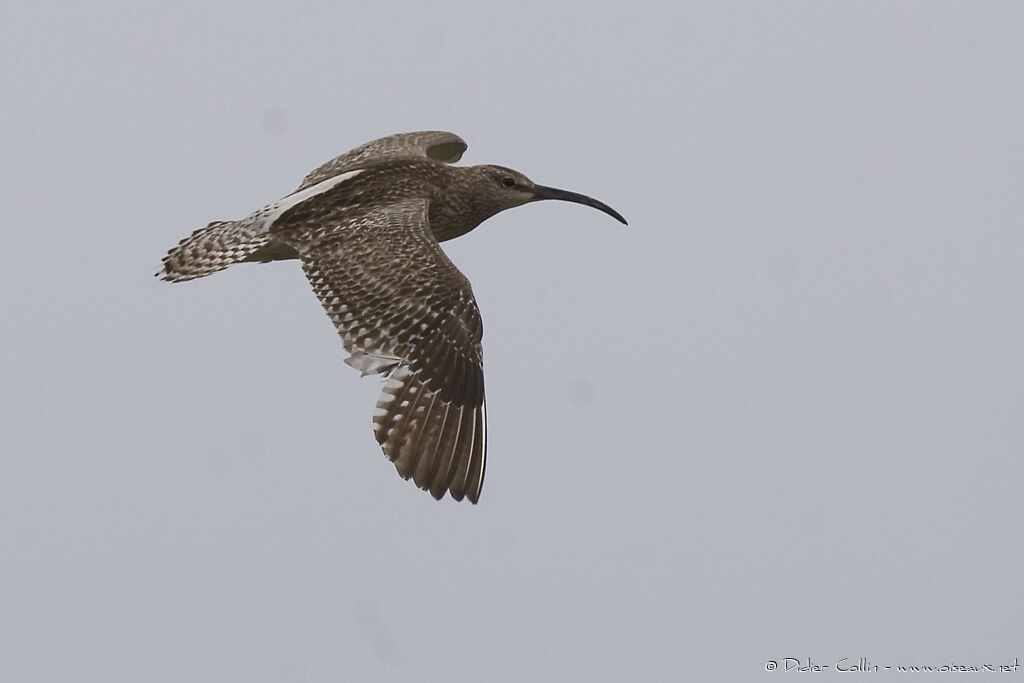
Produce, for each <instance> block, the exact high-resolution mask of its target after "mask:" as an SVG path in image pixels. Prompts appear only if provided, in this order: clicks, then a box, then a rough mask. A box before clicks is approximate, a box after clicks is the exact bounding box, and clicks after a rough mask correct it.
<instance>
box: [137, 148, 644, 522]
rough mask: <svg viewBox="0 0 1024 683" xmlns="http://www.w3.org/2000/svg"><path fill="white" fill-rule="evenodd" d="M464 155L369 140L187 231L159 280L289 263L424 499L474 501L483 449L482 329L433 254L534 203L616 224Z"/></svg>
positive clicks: (462, 282) (472, 305) (441, 257)
mask: <svg viewBox="0 0 1024 683" xmlns="http://www.w3.org/2000/svg"><path fill="white" fill-rule="evenodd" d="M465 150H466V143H465V142H463V140H462V138H460V137H459V136H457V135H454V134H452V133H445V132H441V131H426V132H418V133H400V134H397V135H391V136H388V137H384V138H380V139H378V140H373V141H372V142H368V143H366V144H364V145H361V146H359V147H356V148H355V149H353V150H352V151H350V152H347V153H345V154H342V155H341V156H339V157H336V158H334V159H332V160H330V161H328V162H327V163H325V164H323V165H322V166H320V167H319V168H317V169H315V170H314V171H312V172H311V173H309V175H307V176H306V178H305V179H304V180H303V181H302V184H301V185H300V186H299V189H297V190H296V191H295V192H293V193H291V194H290V195H288V196H287V197H284V198H283V199H279V200H278V201H276V202H273V203H272V204H268V205H267V206H264V207H263V208H261V209H258V210H257V211H255V212H254V213H252V214H251V215H249V216H247V217H246V218H243V219H241V220H236V221H216V222H213V223H210V224H209V225H207V226H206V227H205V228H200V229H198V230H196V231H195V232H193V233H192V234H191V235H189V236H188V237H186V238H185V239H183V240H181V242H180V243H179V244H178V245H177V246H176V247H174V248H173V249H171V250H170V251H169V252H168V254H167V256H165V257H164V259H163V263H162V264H161V266H160V269H159V271H158V272H157V273H156V275H157V277H160V278H162V279H164V280H168V281H171V282H180V281H183V280H191V279H193V278H197V277H203V276H205V275H209V274H211V273H215V272H217V271H218V270H223V269H224V268H227V267H228V266H230V265H231V264H233V263H246V262H259V263H266V262H269V261H278V260H285V259H298V260H299V261H300V262H301V264H302V270H303V272H304V273H305V274H306V277H307V278H308V279H309V283H310V285H312V287H313V291H314V292H315V293H316V295H317V297H318V298H319V299H320V303H321V304H322V305H323V307H324V310H325V311H326V312H327V315H328V317H330V319H331V321H332V322H333V323H334V325H335V327H336V328H337V330H338V334H339V335H340V336H341V342H342V345H343V346H344V347H345V350H346V351H347V352H348V353H349V357H348V358H347V359H345V362H346V363H348V364H349V365H350V366H352V367H353V368H355V369H356V370H359V371H360V372H362V373H363V375H364V376H365V375H370V374H382V375H383V376H384V377H385V378H386V381H385V383H384V388H383V390H382V391H381V394H380V398H379V399H378V401H377V407H376V410H375V411H374V414H373V432H374V436H375V437H376V439H377V442H378V443H379V444H380V445H381V448H382V449H383V451H384V454H385V455H386V456H387V457H388V459H389V460H391V461H392V462H393V463H394V464H395V468H396V469H397V470H398V473H399V475H401V476H402V477H403V478H404V479H409V478H412V479H413V481H414V482H415V483H416V485H417V486H419V487H420V488H421V489H423V490H426V491H429V492H430V493H431V495H433V496H434V498H437V499H441V498H442V497H444V495H445V493H446V492H447V493H449V494H450V495H451V497H452V498H454V499H455V500H462V499H463V498H468V499H469V500H470V501H472V502H473V503H476V502H477V501H478V500H479V497H480V490H481V488H482V486H483V481H484V468H485V464H486V450H487V436H486V429H487V418H486V408H485V401H484V375H483V347H482V345H481V340H482V338H483V325H482V323H481V320H480V311H479V310H478V309H477V305H476V300H475V299H474V298H473V291H472V289H471V288H470V285H469V280H467V279H466V277H465V276H464V275H463V274H462V273H460V272H459V270H458V269H457V268H456V267H455V266H454V265H453V264H452V262H451V261H450V260H449V259H448V257H447V256H446V255H445V253H444V251H442V250H441V247H440V246H439V245H438V243H439V242H444V241H445V240H450V239H452V238H454V237H458V236H460V235H464V234H466V233H467V232H469V231H470V230H472V229H473V228H475V227H476V226H478V225H479V224H480V223H481V222H483V221H484V220H486V219H487V218H490V217H491V216H493V215H495V214H497V213H498V212H500V211H504V210H505V209H510V208H512V207H515V206H520V205H522V204H526V203H529V202H535V201H539V200H542V199H561V200H564V201H570V202H576V203H578V204H585V205H586V206H591V207H593V208H595V209H599V210H601V211H603V212H605V213H607V214H608V215H610V216H612V217H613V218H615V219H616V220H618V221H621V222H622V223H623V224H625V223H626V220H625V219H624V218H623V217H622V216H621V215H619V213H618V212H616V211H615V210H614V209H612V208H611V207H609V206H607V205H606V204H603V203H602V202H599V201H597V200H596V199H592V198H591V197H587V196H585V195H582V194H577V193H575V192H568V191H566V190H558V189H555V188H551V187H545V186H543V185H537V184H535V183H533V182H532V181H531V180H530V179H529V178H527V177H526V176H524V175H523V174H521V173H518V172H516V171H513V170H511V169H508V168H503V167H501V166H452V165H450V164H453V163H455V162H456V161H458V160H459V159H461V158H462V153H463V152H465Z"/></svg>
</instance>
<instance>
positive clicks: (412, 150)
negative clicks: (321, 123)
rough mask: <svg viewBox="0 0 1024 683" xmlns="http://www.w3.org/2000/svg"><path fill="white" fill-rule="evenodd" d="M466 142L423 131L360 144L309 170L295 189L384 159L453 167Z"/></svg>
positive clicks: (450, 136)
mask: <svg viewBox="0 0 1024 683" xmlns="http://www.w3.org/2000/svg"><path fill="white" fill-rule="evenodd" d="M465 151H466V143H465V142H464V141H463V139H462V138H460V137H459V136H458V135H456V134H455V133H446V132H444V131H440V130H427V131H421V132H418V133H397V134H395V135H389V136H387V137H384V138H379V139H377V140H373V141H371V142H367V143H366V144H365V145H360V146H358V147H356V148H355V149H353V150H352V151H350V152H345V153H344V154H342V155H341V156H338V157H335V158H333V159H331V160H330V161H328V162H327V163H325V164H322V165H321V166H319V167H318V168H316V169H315V170H313V171H310V173H309V175H307V176H306V177H305V178H304V179H303V180H302V185H300V186H299V190H304V189H306V188H307V187H311V186H313V185H316V184H317V183H319V182H322V181H324V180H327V179H328V178H333V177H334V176H336V175H338V174H339V173H344V172H346V171H352V170H355V169H357V168H360V167H361V166H362V165H363V164H364V163H365V162H366V161H370V160H372V161H384V160H385V159H407V158H424V157H425V158H428V159H433V160H434V161H442V162H444V163H446V164H454V163H455V162H456V161H458V160H459V159H461V158H462V153H463V152H465Z"/></svg>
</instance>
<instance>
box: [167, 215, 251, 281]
mask: <svg viewBox="0 0 1024 683" xmlns="http://www.w3.org/2000/svg"><path fill="white" fill-rule="evenodd" d="M268 240H269V237H268V235H267V234H266V232H262V233H257V232H256V231H255V230H253V224H252V222H251V221H246V220H242V221H215V222H213V223H210V224H209V225H207V226H206V227H205V228H199V229H198V230H196V231H195V232H193V233H192V234H191V235H189V236H188V237H186V238H185V239H183V240H181V242H179V243H178V246H176V247H174V248H173V249H171V250H170V251H169V252H167V256H164V260H163V263H162V264H160V269H159V270H158V271H157V273H156V276H157V277H159V278H162V279H164V280H169V281H171V282H180V281H182V280H191V279H193V278H197V277H203V276H204V275H209V274H210V273H216V272H217V271H218V270H224V269H225V268H227V267H228V266H230V265H231V264H232V263H238V262H239V261H244V260H246V259H247V258H249V257H250V256H252V255H253V253H254V252H256V251H257V250H259V249H260V248H261V247H264V246H266V245H267V242H268Z"/></svg>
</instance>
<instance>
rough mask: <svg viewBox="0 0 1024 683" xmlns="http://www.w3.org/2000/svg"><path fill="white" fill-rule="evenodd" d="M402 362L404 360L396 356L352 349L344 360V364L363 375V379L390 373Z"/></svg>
mask: <svg viewBox="0 0 1024 683" xmlns="http://www.w3.org/2000/svg"><path fill="white" fill-rule="evenodd" d="M403 362H404V360H403V359H401V358H399V357H397V356H388V355H386V354H380V353H371V352H370V351H363V350H362V349H353V350H352V355H350V356H349V357H348V358H346V359H345V363H346V364H347V365H348V366H349V367H352V368H355V369H356V370H358V371H359V372H361V373H363V377H366V376H367V375H377V374H380V373H382V372H391V371H392V370H394V369H395V368H397V367H398V366H399V365H401V364H402V363H403Z"/></svg>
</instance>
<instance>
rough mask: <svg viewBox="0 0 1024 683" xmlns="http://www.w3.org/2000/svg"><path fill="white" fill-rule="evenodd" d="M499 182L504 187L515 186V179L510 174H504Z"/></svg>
mask: <svg viewBox="0 0 1024 683" xmlns="http://www.w3.org/2000/svg"><path fill="white" fill-rule="evenodd" d="M501 184H502V185H504V186H505V187H515V186H516V179H515V178H513V177H511V176H505V177H504V178H502V179H501Z"/></svg>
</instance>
